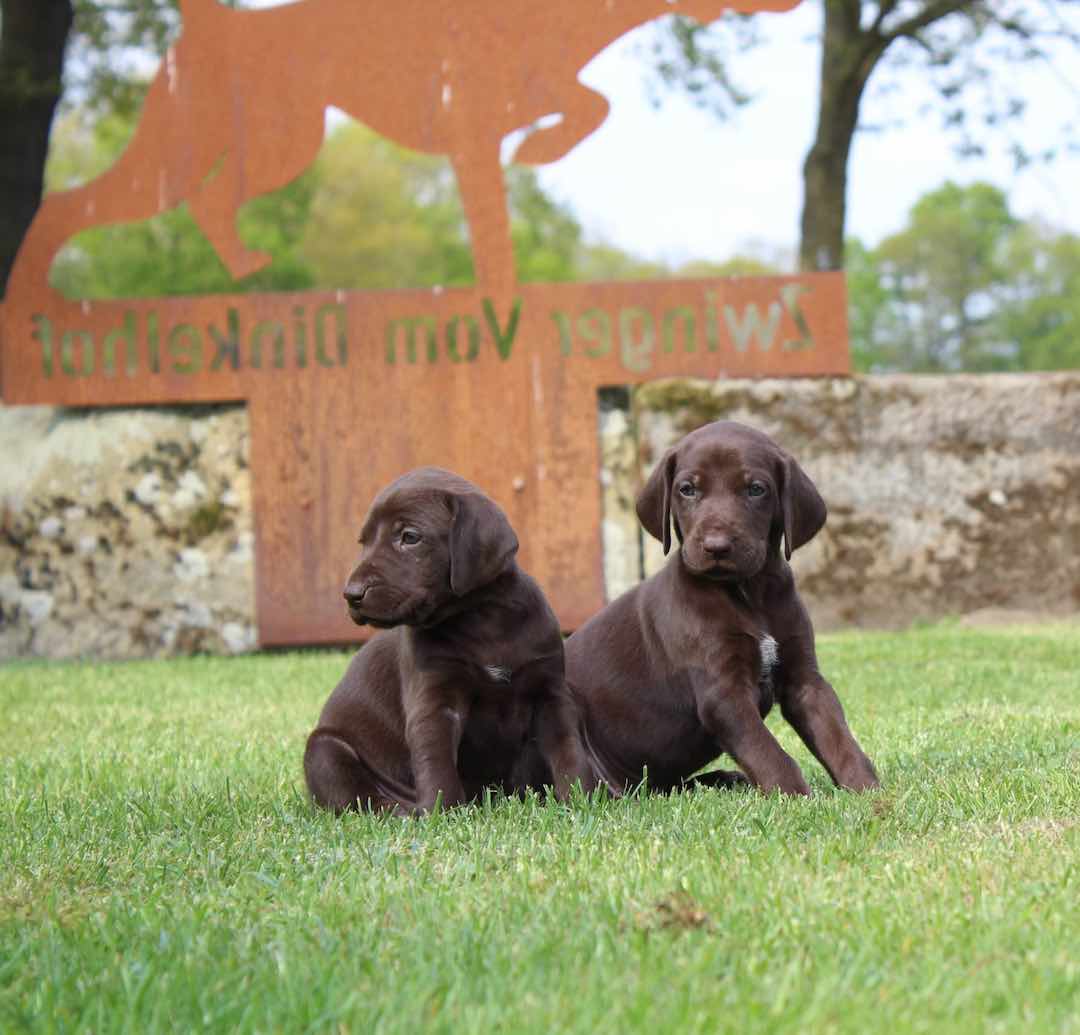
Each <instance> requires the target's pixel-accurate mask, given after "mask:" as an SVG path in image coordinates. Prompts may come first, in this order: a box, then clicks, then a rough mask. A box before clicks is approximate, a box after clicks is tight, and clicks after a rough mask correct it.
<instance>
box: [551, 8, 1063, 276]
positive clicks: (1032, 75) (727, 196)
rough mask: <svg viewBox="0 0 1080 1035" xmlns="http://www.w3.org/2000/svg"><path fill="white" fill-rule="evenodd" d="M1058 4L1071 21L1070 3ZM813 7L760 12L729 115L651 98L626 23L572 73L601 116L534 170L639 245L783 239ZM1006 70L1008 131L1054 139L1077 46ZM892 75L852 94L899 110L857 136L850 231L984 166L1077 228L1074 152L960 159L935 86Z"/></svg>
mask: <svg viewBox="0 0 1080 1035" xmlns="http://www.w3.org/2000/svg"><path fill="white" fill-rule="evenodd" d="M1069 18H1070V20H1071V21H1076V22H1077V28H1080V19H1077V16H1076V15H1075V14H1072V15H1070V16H1069ZM820 20H821V5H820V4H818V3H813V2H810V0H805V2H804V3H803V4H802V5H801V6H800V7H798V8H796V9H795V10H794V11H792V12H790V13H787V14H782V15H771V16H763V18H762V30H763V34H764V35H765V37H766V40H767V42H766V43H765V44H764V45H763V46H761V47H759V48H757V49H755V50H753V51H751V52H750V53H749V54H747V55H746V57H745V58H744V59H743V60H742V61H741V62H740V63H739V64H738V65H737V66H736V67H735V69H734V71H735V73H736V81H737V82H738V83H739V84H740V85H741V86H743V87H744V88H749V90H750V91H751V93H753V94H754V95H755V96H756V97H757V98H758V99H757V100H756V101H755V102H754V103H753V104H751V105H749V106H747V107H746V108H744V109H742V110H741V111H740V112H739V113H738V114H737V115H736V116H735V118H734V120H733V121H731V122H729V123H719V122H717V120H716V119H715V118H714V117H712V116H710V115H708V114H707V113H705V112H701V111H698V110H696V109H694V108H693V107H692V106H691V105H690V104H689V103H688V102H687V101H685V100H683V99H682V98H679V97H675V96H672V97H671V98H670V99H669V100H668V101H667V102H666V103H665V104H664V106H663V108H662V109H661V110H659V111H657V110H655V109H654V108H653V107H652V106H651V104H650V103H649V100H648V97H647V95H646V91H645V87H644V85H643V82H642V76H641V67H642V66H641V61H640V59H637V60H635V59H634V58H633V57H632V56H631V54H630V49H631V47H632V46H633V41H632V40H631V39H630V38H629V37H625V38H624V39H623V40H621V41H619V42H618V43H616V44H615V45H614V46H612V47H610V48H608V50H607V51H605V52H604V53H603V54H601V55H600V56H599V57H598V58H596V59H595V60H594V61H593V62H592V63H591V64H590V65H589V66H588V67H587V68H586V70H585V72H584V74H583V76H582V79H583V80H584V81H585V82H586V83H588V85H590V86H592V87H594V88H595V89H597V90H599V91H600V92H601V93H603V94H605V95H606V96H607V97H608V98H609V99H610V100H611V101H612V112H611V114H610V115H609V116H608V120H607V122H605V124H604V125H603V126H602V127H601V128H600V130H599V131H597V132H596V133H594V134H593V136H591V137H590V138H588V139H587V140H586V141H585V142H584V143H582V144H581V145H579V146H578V147H577V148H576V149H575V150H574V151H572V152H571V153H570V154H569V155H568V156H567V157H566V158H564V159H563V160H562V161H561V162H559V163H557V164H556V165H552V166H548V167H546V168H543V169H541V173H540V174H541V178H542V181H543V183H544V184H545V186H546V187H547V188H549V189H550V190H551V191H552V192H553V193H554V194H555V195H556V196H558V197H560V198H563V199H565V200H567V201H569V202H570V203H571V204H572V206H573V208H574V210H575V212H576V214H577V216H578V218H579V219H581V221H582V222H583V223H584V225H585V227H586V229H587V231H588V232H589V233H590V235H591V236H592V237H599V238H603V239H606V240H608V241H610V242H612V243H615V244H618V245H620V246H622V247H624V248H627V249H629V250H631V251H633V252H635V253H637V254H640V255H642V256H643V257H648V258H663V259H667V260H669V261H673V262H679V261H682V260H685V259H690V258H707V259H719V260H722V259H725V258H728V257H730V256H731V255H732V254H734V253H735V252H737V251H738V250H739V249H740V248H744V250H745V246H746V245H747V244H758V245H763V246H764V248H765V250H766V251H770V250H773V249H786V250H791V251H794V249H795V247H796V242H797V239H798V238H797V235H798V224H799V216H800V209H801V204H802V189H801V182H800V171H801V167H802V162H803V158H804V156H805V154H806V151H807V149H808V147H809V145H810V142H811V139H812V136H813V131H814V123H815V117H816V115H815V102H816V93H817V68H816V65H817V59H818V53H819V51H818V49H817V47H816V46H814V45H812V44H811V43H810V42H808V40H810V39H811V38H812V37H814V36H815V35H817V34H818V33H819V31H820ZM639 31H649V30H648V29H646V30H639ZM1003 71H1004V74H1007V75H1009V76H1010V77H1011V79H1013V80H1014V81H1015V80H1016V78H1017V77H1018V76H1022V77H1023V83H1024V90H1025V96H1027V97H1029V98H1031V101H1032V103H1031V104H1030V106H1029V109H1028V111H1027V113H1026V114H1025V116H1024V121H1023V123H1022V125H1021V127H1020V128H1019V131H1018V135H1019V136H1020V137H1021V138H1022V139H1023V140H1024V141H1025V142H1027V143H1028V144H1029V145H1030V146H1031V147H1033V148H1037V147H1039V146H1040V141H1041V142H1042V146H1045V145H1046V143H1047V142H1053V141H1060V132H1061V126H1062V124H1063V123H1064V122H1066V121H1067V120H1068V119H1069V118H1070V116H1072V117H1075V116H1077V114H1080V61H1078V60H1077V57H1076V54H1075V52H1073V53H1072V54H1071V55H1066V56H1064V57H1063V59H1062V60H1060V61H1057V62H1055V64H1054V66H1053V67H1052V68H1048V67H1046V66H1045V65H1040V66H1037V67H1036V66H1020V67H1019V68H1012V69H1005V70H1003ZM1070 80H1071V82H1070ZM903 84H904V88H903V90H902V91H901V92H898V93H896V94H895V95H893V96H891V97H890V98H889V99H888V101H887V102H886V101H884V100H881V101H875V100H874V98H873V95H872V94H871V95H870V100H869V101H868V102H866V103H864V105H863V109H862V111H863V116H864V121H866V122H882V121H896V120H898V119H900V118H903V119H904V120H905V122H906V124H905V125H904V126H903V128H899V129H892V130H889V131H887V132H880V133H879V132H861V133H859V134H858V136H857V137H856V143H855V146H854V150H853V153H852V157H851V164H850V166H849V169H848V233H849V235H855V236H858V237H860V238H862V239H863V240H864V241H867V242H868V243H876V242H877V241H878V240H879V239H880V238H882V237H883V236H886V235H888V234H890V233H892V232H894V231H896V230H898V229H900V228H901V227H902V226H903V225H904V223H905V221H906V216H907V212H908V210H909V209H910V207H911V205H912V203H913V202H914V201H915V200H916V199H917V198H918V197H919V196H920V195H922V194H923V193H925V192H926V191H927V190H931V189H933V188H935V187H938V186H940V185H941V184H942V183H943V182H944V181H945V180H946V179H950V178H951V179H953V180H955V181H957V182H961V183H969V182H971V181H973V180H979V179H985V180H989V181H990V182H992V183H995V184H997V185H998V186H1000V187H1002V188H1004V189H1005V190H1006V191H1007V192H1008V194H1009V197H1010V202H1011V204H1012V207H1013V211H1014V212H1015V213H1016V214H1018V215H1021V216H1024V217H1029V216H1034V215H1038V216H1039V217H1041V218H1043V219H1045V220H1046V221H1047V222H1049V223H1051V224H1053V225H1055V226H1058V227H1060V228H1062V229H1070V230H1073V231H1076V232H1080V190H1078V188H1080V156H1071V157H1062V158H1059V159H1058V160H1057V162H1055V163H1054V164H1053V165H1050V166H1040V167H1038V168H1029V169H1028V170H1026V171H1024V172H1021V173H1019V174H1018V173H1015V172H1014V171H1013V168H1012V162H1011V160H1010V159H1008V158H1007V157H1005V156H1004V154H1001V153H999V154H997V155H996V156H995V155H991V156H989V157H988V158H987V159H978V160H960V159H958V158H956V157H955V155H954V153H953V151H952V146H953V140H952V138H951V137H949V136H946V135H945V134H944V133H943V132H942V130H941V121H940V118H939V116H938V115H937V113H936V111H935V112H931V113H929V114H926V115H922V116H920V115H918V114H917V111H918V108H919V106H920V104H921V103H922V102H923V101H930V102H932V101H933V99H934V98H933V94H932V93H931V92H930V91H929V90H925V89H922V88H921V87H920V85H919V83H918V82H917V81H915V79H914V77H913V76H912V75H907V76H906V77H905V78H904V79H903ZM871 85H873V84H871ZM990 139H991V141H992V140H993V138H990ZM1074 142H1075V143H1078V144H1080V140H1076V141H1074Z"/></svg>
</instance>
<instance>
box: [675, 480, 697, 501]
mask: <svg viewBox="0 0 1080 1035" xmlns="http://www.w3.org/2000/svg"><path fill="white" fill-rule="evenodd" d="M679 495H680V496H685V497H686V498H687V499H693V498H694V497H695V496H696V495H697V489H696V488H694V483H693V482H683V483H682V485H680V486H679Z"/></svg>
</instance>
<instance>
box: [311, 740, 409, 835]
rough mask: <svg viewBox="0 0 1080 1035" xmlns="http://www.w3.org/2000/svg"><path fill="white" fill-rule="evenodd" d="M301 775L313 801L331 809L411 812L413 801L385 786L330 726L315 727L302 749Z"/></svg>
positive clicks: (399, 813) (332, 810)
mask: <svg viewBox="0 0 1080 1035" xmlns="http://www.w3.org/2000/svg"><path fill="white" fill-rule="evenodd" d="M304 779H305V780H306V781H307V787H308V791H309V792H310V793H311V797H312V798H314V800H315V802H316V804H318V805H321V806H322V807H323V808H324V809H328V810H330V811H331V812H345V811H346V810H348V809H370V810H371V811H372V812H381V811H384V810H385V811H390V812H394V813H397V814H398V815H401V816H407V815H410V814H411V813H412V811H413V808H414V804H413V802H412V801H410V800H409V799H408V798H407V797H406V796H405V795H404V793H401V794H400V795H399V794H395V793H394V792H393V791H391V790H390V789H389V788H387V787H386V786H385V783H384V781H382V780H380V779H379V778H378V776H377V775H376V774H375V773H374V771H373V770H372V769H371V767H370V766H369V765H367V764H366V763H365V762H364V761H363V760H362V759H361V758H360V756H359V755H358V754H357V753H356V751H355V749H354V748H353V747H352V745H351V744H349V743H348V741H346V740H345V739H344V738H343V737H341V736H340V735H338V734H337V733H334V732H333V731H332V730H327V729H322V728H319V729H316V730H315V731H314V732H313V733H312V734H311V736H310V737H308V742H307V748H306V749H305V750H304Z"/></svg>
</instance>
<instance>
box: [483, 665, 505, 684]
mask: <svg viewBox="0 0 1080 1035" xmlns="http://www.w3.org/2000/svg"><path fill="white" fill-rule="evenodd" d="M484 671H485V672H486V673H487V674H488V675H489V676H491V678H492V679H493V680H494V681H495V682H496V683H509V682H510V674H511V673H510V669H508V668H504V667H503V666H502V665H485V666H484Z"/></svg>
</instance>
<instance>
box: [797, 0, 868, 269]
mask: <svg viewBox="0 0 1080 1035" xmlns="http://www.w3.org/2000/svg"><path fill="white" fill-rule="evenodd" d="M859 7H860V4H859V3H858V2H857V0H826V3H825V39H824V43H823V45H822V48H821V99H820V101H819V104H818V125H817V134H816V136H815V137H814V143H813V146H812V147H811V148H810V151H809V153H808V154H807V156H806V161H805V162H804V164H803V213H802V227H801V235H800V240H799V268H800V269H802V270H808V271H809V270H837V269H841V268H842V267H843V265H844V221H845V218H846V215H847V166H848V157H849V155H850V154H851V141H852V138H853V137H854V135H855V128H856V126H857V125H858V123H859V103H860V101H861V100H862V95H863V90H864V89H865V88H866V83H867V80H868V79H869V78H870V73H871V72H872V71H873V70H874V66H875V65H876V64H877V62H878V60H879V59H880V58H881V56H882V54H883V53H884V52H885V46H886V43H885V40H884V39H883V38H882V37H880V36H878V35H877V34H876V33H874V32H873V31H872V30H871V31H865V30H862V29H861V28H860V25H859Z"/></svg>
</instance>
